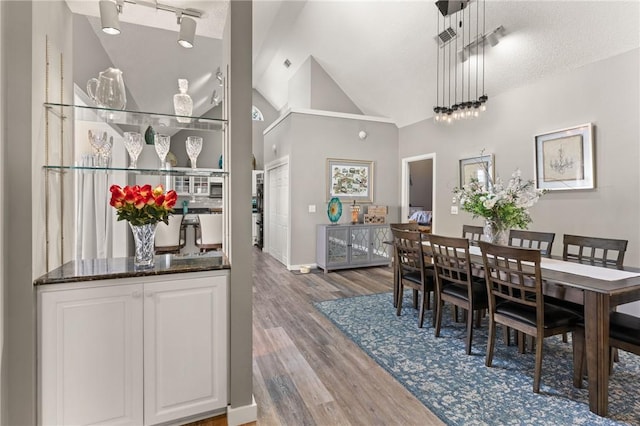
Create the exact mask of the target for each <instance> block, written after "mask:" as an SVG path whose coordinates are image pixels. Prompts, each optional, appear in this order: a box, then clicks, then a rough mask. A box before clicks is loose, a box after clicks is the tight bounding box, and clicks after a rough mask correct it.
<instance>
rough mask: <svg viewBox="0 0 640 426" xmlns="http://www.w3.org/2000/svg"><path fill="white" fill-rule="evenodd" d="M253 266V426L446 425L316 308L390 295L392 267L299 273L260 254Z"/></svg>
mask: <svg viewBox="0 0 640 426" xmlns="http://www.w3.org/2000/svg"><path fill="white" fill-rule="evenodd" d="M254 261H255V267H254V277H253V279H254V300H253V392H254V396H255V399H256V403H257V404H258V425H260V426H261V425H441V424H443V423H442V422H441V421H440V420H439V419H438V418H437V417H436V416H435V415H434V414H432V413H431V412H430V411H429V410H428V409H427V408H425V407H424V406H423V405H422V404H421V403H420V402H419V401H418V400H417V399H416V398H415V397H414V396H413V395H411V394H410V393H409V392H408V391H407V390H406V389H405V388H404V387H403V386H402V385H400V384H399V383H398V382H396V381H395V379H393V377H391V375H389V374H388V373H387V372H386V371H385V370H384V369H382V368H381V367H380V366H378V364H376V363H375V361H373V360H372V359H370V358H369V357H368V356H367V355H366V354H365V353H364V352H363V351H362V350H360V348H358V346H357V345H356V344H355V343H353V342H351V341H350V340H349V339H347V338H346V337H344V335H343V334H342V333H341V332H340V331H339V330H338V329H337V328H336V327H335V326H334V325H333V324H332V323H331V322H330V321H329V320H328V319H326V318H325V317H324V316H323V315H322V314H320V313H319V312H318V311H317V310H316V309H315V308H314V307H313V303H314V302H317V301H323V300H330V299H338V298H344V297H349V296H356V295H360V294H372V293H381V292H384V291H391V284H392V274H391V268H389V267H378V268H362V269H352V270H346V271H340V272H331V273H329V274H323V273H322V272H318V271H313V270H312V273H310V274H300V273H298V272H290V271H287V270H286V268H284V266H282V265H281V264H280V263H278V262H277V261H276V260H274V259H273V258H272V257H271V256H269V255H266V254H263V253H262V252H260V251H259V250H257V249H254ZM392 309H393V308H392V307H391V306H389V314H390V315H393V310H392ZM362 326H363V327H367V324H362Z"/></svg>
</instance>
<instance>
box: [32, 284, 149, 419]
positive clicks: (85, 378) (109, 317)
mask: <svg viewBox="0 0 640 426" xmlns="http://www.w3.org/2000/svg"><path fill="white" fill-rule="evenodd" d="M39 302H40V303H39V305H40V312H39V313H40V317H39V330H38V331H39V337H40V342H41V344H40V353H39V356H38V359H39V367H40V368H39V371H38V373H39V379H40V380H39V381H40V395H39V398H40V416H39V418H40V423H41V424H43V425H85V424H98V423H104V422H108V423H110V424H114V425H141V424H142V423H143V404H142V402H143V399H142V396H143V394H142V389H143V377H142V354H143V349H142V344H143V338H142V336H143V330H142V327H143V325H142V286H141V285H136V284H133V285H119V286H112V287H101V288H86V289H78V290H66V291H52V292H45V293H42V294H40V297H39Z"/></svg>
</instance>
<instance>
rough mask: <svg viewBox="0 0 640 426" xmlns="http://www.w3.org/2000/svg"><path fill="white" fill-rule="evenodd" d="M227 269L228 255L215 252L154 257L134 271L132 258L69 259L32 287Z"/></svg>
mask: <svg viewBox="0 0 640 426" xmlns="http://www.w3.org/2000/svg"><path fill="white" fill-rule="evenodd" d="M230 268H231V266H230V265H229V261H228V259H227V256H225V255H224V253H222V252H216V251H211V252H207V253H202V254H200V253H198V254H189V255H175V254H165V255H160V256H156V257H155V264H154V266H153V267H152V268H147V269H142V268H135V267H134V266H133V257H119V258H112V259H88V260H80V261H75V260H72V261H70V262H67V263H65V264H64V265H62V266H60V267H59V268H56V269H54V270H53V271H51V272H48V273H46V274H44V275H43V276H41V277H40V278H38V279H36V280H35V281H34V282H33V285H45V284H62V283H73V282H79V281H94V280H108V279H113V278H131V277H146V276H152V275H165V274H180V273H185V272H200V271H215V270H222V269H230Z"/></svg>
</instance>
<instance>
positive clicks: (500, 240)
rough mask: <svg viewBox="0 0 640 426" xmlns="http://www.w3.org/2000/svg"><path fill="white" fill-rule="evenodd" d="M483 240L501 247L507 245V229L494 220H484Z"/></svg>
mask: <svg viewBox="0 0 640 426" xmlns="http://www.w3.org/2000/svg"><path fill="white" fill-rule="evenodd" d="M483 231H484V232H483V233H484V240H485V241H488V242H490V243H492V244H499V245H502V246H506V245H508V243H509V242H508V238H509V236H508V234H507V233H508V231H509V230H508V229H506V227H505V226H504V225H503V224H502V223H500V222H498V221H495V220H491V219H486V220H485V222H484V229H483Z"/></svg>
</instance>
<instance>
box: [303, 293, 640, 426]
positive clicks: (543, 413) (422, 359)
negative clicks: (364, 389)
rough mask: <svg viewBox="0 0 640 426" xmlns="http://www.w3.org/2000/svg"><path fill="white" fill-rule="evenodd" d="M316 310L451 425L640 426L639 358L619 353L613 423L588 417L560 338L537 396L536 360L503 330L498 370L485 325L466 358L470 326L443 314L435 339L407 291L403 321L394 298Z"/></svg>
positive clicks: (361, 299)
mask: <svg viewBox="0 0 640 426" xmlns="http://www.w3.org/2000/svg"><path fill="white" fill-rule="evenodd" d="M445 306H446V308H445V309H448V308H449V307H448V305H445ZM316 308H317V309H318V310H319V311H320V312H322V313H323V314H324V315H326V316H327V317H328V318H329V319H330V320H331V321H332V322H333V323H334V324H335V325H336V326H337V327H338V328H339V329H340V330H341V331H342V332H343V333H344V334H345V335H346V336H347V337H349V338H350V339H351V340H353V341H354V342H355V343H356V344H358V346H360V347H361V348H362V349H363V350H364V351H365V352H366V353H367V354H369V356H371V357H372V358H373V359H374V360H375V361H376V362H377V363H378V364H380V366H382V367H383V368H384V369H385V370H387V371H388V372H389V373H390V374H391V375H392V376H393V377H394V378H396V380H398V381H399V382H400V383H402V384H403V385H404V387H406V388H407V389H408V390H409V391H410V392H411V393H412V394H414V395H415V396H416V397H417V398H418V399H419V400H420V401H422V403H423V404H424V405H425V406H426V407H428V408H429V409H430V410H431V411H432V412H433V413H435V414H436V415H437V416H438V417H439V418H440V419H442V420H443V421H444V422H445V423H447V424H450V425H502V424H513V425H619V424H630V425H640V398H639V397H640V389H639V387H640V357H638V356H636V355H632V354H628V353H626V352H622V351H620V362H619V363H616V365H615V367H614V372H613V374H612V376H611V379H610V385H609V418H602V417H599V416H597V415H595V414H593V413H591V412H590V411H589V402H588V401H589V399H588V392H587V389H576V388H574V387H573V379H572V374H573V373H572V371H573V364H572V362H573V361H572V352H571V343H563V342H562V340H561V338H560V337H559V336H554V337H550V338H547V339H545V342H544V344H545V347H544V360H543V365H542V379H541V388H540V393H539V394H535V393H533V370H534V358H535V357H534V354H533V353H531V352H528V353H526V354H524V355H523V354H520V353H519V352H518V349H517V347H515V346H508V347H507V346H506V345H505V344H504V342H503V341H502V338H501V335H502V329H501V328H500V327H498V329H497V332H498V335H499V336H498V338H497V340H496V348H495V354H494V358H493V367H492V368H488V367H486V366H485V365H484V362H485V353H486V348H487V319H486V318H485V319H484V321H483V324H482V327H481V328H479V329H475V330H474V337H473V344H472V354H471V355H466V354H465V350H464V348H465V340H464V339H465V336H466V330H465V325H464V324H463V323H453V321H452V319H451V316H452V315H451V312H450V311H446V312H444V315H443V325H442V329H441V333H440V336H441V337H439V338H436V337H434V335H433V334H434V330H433V328H432V327H431V311H427V312H426V314H425V321H424V323H425V327H424V328H423V329H419V328H418V319H417V317H418V314H417V310H414V309H413V308H412V307H411V295H410V293H409V292H407V293H406V294H405V297H404V304H403V310H402V316H400V317H397V316H396V315H395V309H394V308H393V304H392V295H391V293H382V294H374V295H368V296H357V297H351V298H346V299H338V300H330V301H326V302H320V303H316ZM586 384H587V382H586V381H585V386H586ZM398 408H399V409H402V407H398Z"/></svg>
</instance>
